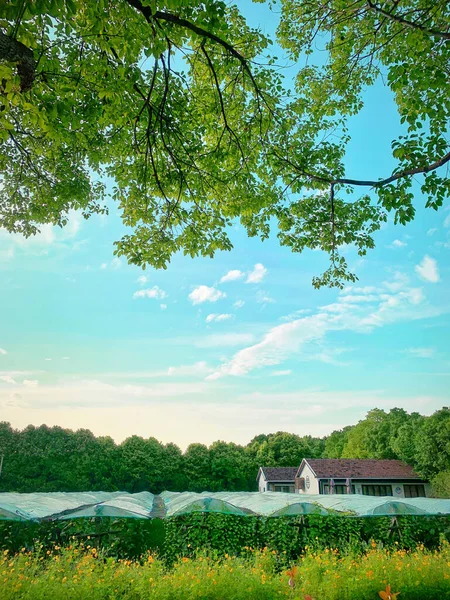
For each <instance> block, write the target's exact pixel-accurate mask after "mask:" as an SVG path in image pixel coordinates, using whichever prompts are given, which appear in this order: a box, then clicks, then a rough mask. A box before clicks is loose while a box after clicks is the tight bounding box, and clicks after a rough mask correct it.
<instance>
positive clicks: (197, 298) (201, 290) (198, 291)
mask: <svg viewBox="0 0 450 600" xmlns="http://www.w3.org/2000/svg"><path fill="white" fill-rule="evenodd" d="M221 298H226V294H225V292H221V291H220V290H218V289H216V288H214V287H208V286H207V285H200V286H198V287H196V288H195V289H194V290H192V292H191V293H190V294H189V300H190V301H191V302H192V304H202V303H203V302H217V300H220V299H221Z"/></svg>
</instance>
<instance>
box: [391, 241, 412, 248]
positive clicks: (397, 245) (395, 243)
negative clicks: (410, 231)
mask: <svg viewBox="0 0 450 600" xmlns="http://www.w3.org/2000/svg"><path fill="white" fill-rule="evenodd" d="M407 245H408V244H407V243H406V242H402V241H401V240H394V241H393V242H392V244H390V245H389V248H404V247H405V246H407Z"/></svg>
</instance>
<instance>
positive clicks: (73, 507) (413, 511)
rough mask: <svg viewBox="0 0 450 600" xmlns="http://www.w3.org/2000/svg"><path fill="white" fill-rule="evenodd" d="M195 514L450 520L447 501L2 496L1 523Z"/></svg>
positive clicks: (239, 495)
mask: <svg viewBox="0 0 450 600" xmlns="http://www.w3.org/2000/svg"><path fill="white" fill-rule="evenodd" d="M193 512H204V513H220V514H229V515H237V516H252V515H254V516H265V517H279V516H287V515H292V516H295V515H309V514H318V515H323V516H325V515H329V514H333V515H342V516H347V517H370V516H395V515H450V499H436V498H399V499H394V498H392V497H391V496H385V497H373V496H361V495H357V494H351V495H341V494H333V495H313V494H284V493H279V492H264V493H260V492H202V493H194V492H162V494H160V495H157V496H155V495H153V494H151V493H150V492H140V493H138V494H128V493H126V492H79V493H75V492H74V493H62V492H58V493H35V494H15V493H0V520H16V521H46V520H60V519H76V518H82V517H118V518H134V519H151V518H158V517H159V518H170V517H175V516H179V515H184V514H189V513H193Z"/></svg>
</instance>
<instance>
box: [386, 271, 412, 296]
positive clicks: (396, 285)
mask: <svg viewBox="0 0 450 600" xmlns="http://www.w3.org/2000/svg"><path fill="white" fill-rule="evenodd" d="M408 284H409V277H408V275H406V274H405V273H400V271H396V272H395V273H394V275H393V279H391V280H390V281H383V287H385V288H386V289H387V290H389V291H390V292H399V291H400V290H403V289H405V287H406V286H407V285H408Z"/></svg>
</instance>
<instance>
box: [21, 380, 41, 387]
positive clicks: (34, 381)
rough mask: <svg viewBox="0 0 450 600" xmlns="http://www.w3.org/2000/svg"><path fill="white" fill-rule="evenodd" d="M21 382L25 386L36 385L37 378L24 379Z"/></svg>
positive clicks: (37, 383)
mask: <svg viewBox="0 0 450 600" xmlns="http://www.w3.org/2000/svg"><path fill="white" fill-rule="evenodd" d="M22 383H23V385H24V386H25V387H37V386H38V385H39V381H38V380H37V379H24V380H23V381H22Z"/></svg>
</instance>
